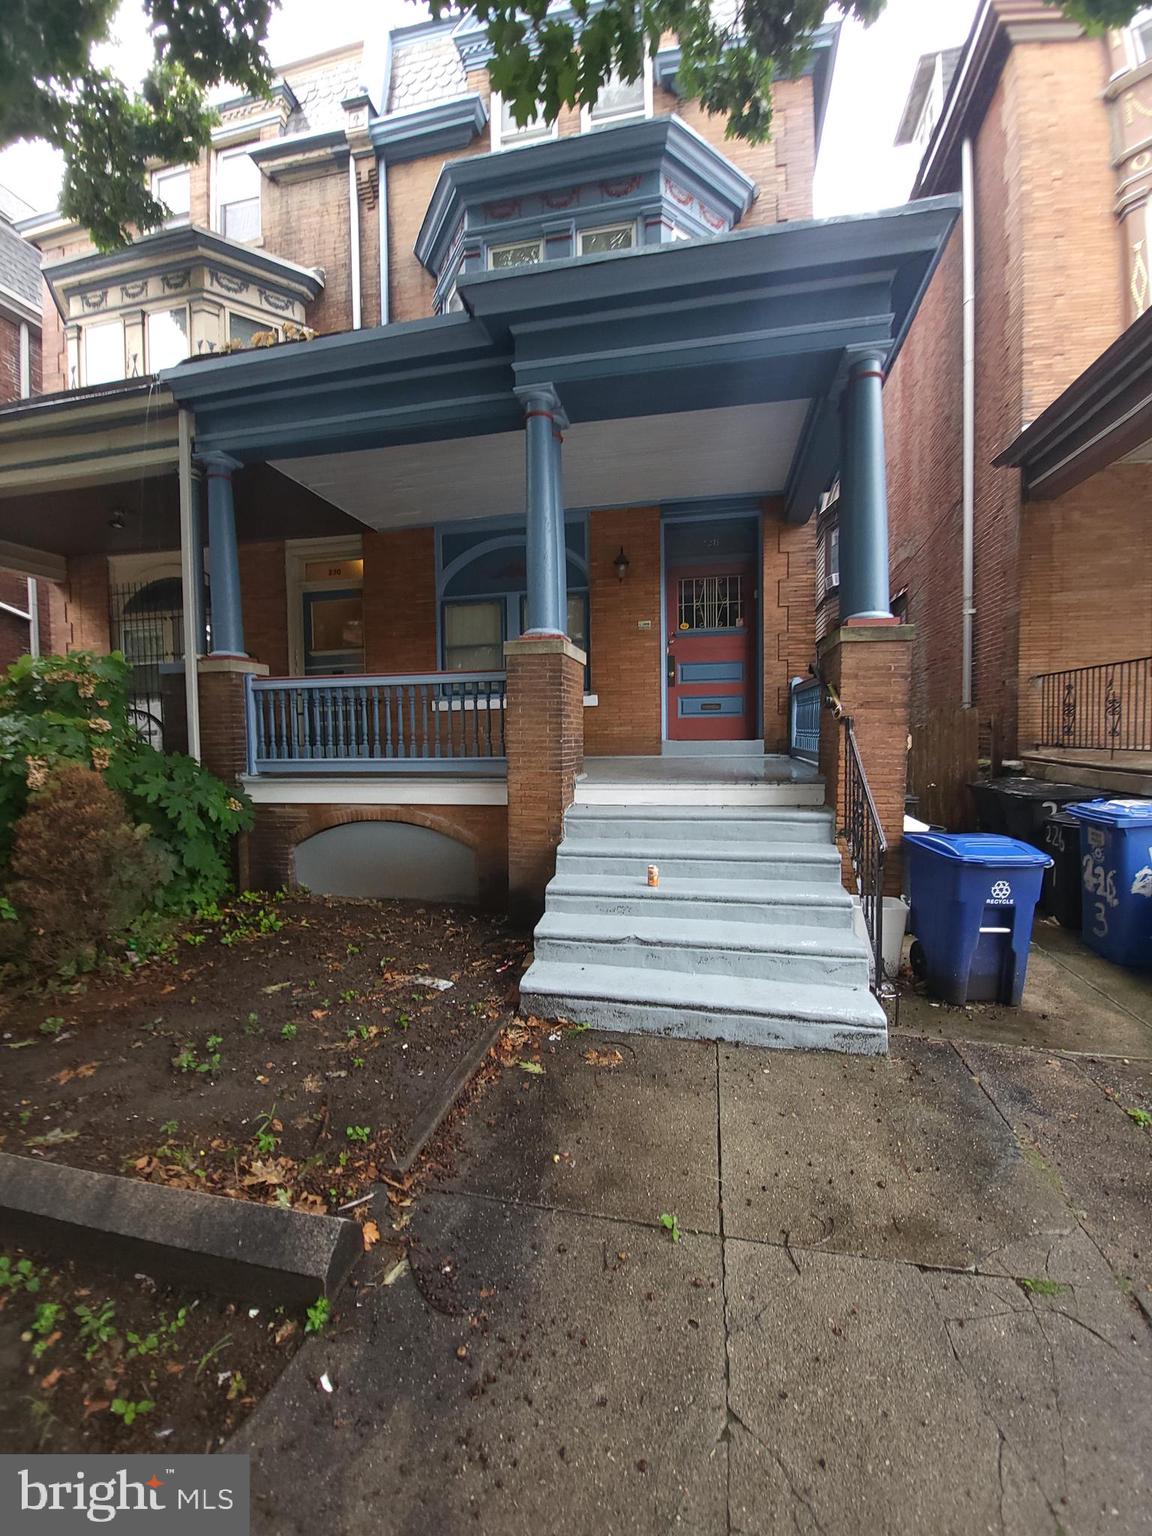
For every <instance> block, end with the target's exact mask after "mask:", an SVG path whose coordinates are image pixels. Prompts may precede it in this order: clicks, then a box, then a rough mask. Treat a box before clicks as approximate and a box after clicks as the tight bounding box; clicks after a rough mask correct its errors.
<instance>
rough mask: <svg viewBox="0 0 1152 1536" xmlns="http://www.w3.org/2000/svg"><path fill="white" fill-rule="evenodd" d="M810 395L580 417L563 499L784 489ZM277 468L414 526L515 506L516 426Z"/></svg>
mask: <svg viewBox="0 0 1152 1536" xmlns="http://www.w3.org/2000/svg"><path fill="white" fill-rule="evenodd" d="M808 405H809V402H808V401H807V400H785V401H780V402H776V403H774V404H771V405H742V406H732V407H729V408H726V409H723V410H709V411H687V412H684V413H682V414H675V415H667V416H632V417H629V418H627V419H626V420H620V421H594V422H583V423H581V424H579V425H577V426H573V427H570V428H569V429H568V430H567V431H566V432H565V434H564V502H565V505H566V506H569V507H625V506H636V505H649V506H650V505H653V504H655V503H656V502H664V501H686V500H695V499H697V498H705V497H713V496H744V495H763V494H766V495H773V494H776V493H778V492H781V491H783V489H784V482H785V481H786V480H787V478H788V471H789V469H790V467H791V464H792V457H793V454H794V453H795V451H796V445H797V443H798V442H799V439H800V433H801V431H802V429H803V426H804V421H805V418H806V416H807V413H808ZM275 468H276V469H278V470H279V471H280V473H281V474H284V475H287V476H288V477H289V478H290V479H292V480H297V481H299V482H300V484H301V485H306V486H307V487H308V488H309V490H312V491H315V492H316V494H317V495H318V496H323V497H324V499H325V500H326V501H329V502H331V503H332V504H333V505H334V506H337V507H339V508H340V509H341V510H342V511H344V512H347V513H348V514H349V516H351V517H355V518H358V519H359V521H360V522H362V523H364V524H365V525H366V526H367V527H369V528H411V527H420V526H422V525H424V524H428V523H442V522H450V521H452V520H454V519H463V518H469V517H508V516H510V515H514V514H517V513H520V512H522V511H523V509H524V439H523V436H522V435H521V434H520V433H519V432H500V433H495V434H493V435H491V436H486V437H466V438H457V439H454V440H451V441H448V442H440V443H418V444H412V445H409V446H405V447H400V448H369V449H364V450H362V451H359V452H356V453H342V454H324V455H320V456H318V457H316V458H303V459H278V460H276V461H275Z"/></svg>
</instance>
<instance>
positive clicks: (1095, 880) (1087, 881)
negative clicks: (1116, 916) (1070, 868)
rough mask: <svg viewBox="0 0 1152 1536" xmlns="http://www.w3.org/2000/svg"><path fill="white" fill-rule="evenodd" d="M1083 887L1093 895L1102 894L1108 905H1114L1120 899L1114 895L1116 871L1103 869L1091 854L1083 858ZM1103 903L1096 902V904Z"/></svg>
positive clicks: (1101, 903)
mask: <svg viewBox="0 0 1152 1536" xmlns="http://www.w3.org/2000/svg"><path fill="white" fill-rule="evenodd" d="M1084 889H1085V890H1086V891H1090V892H1091V893H1092V894H1093V895H1094V896H1102V897H1103V898H1104V901H1106V902H1107V903H1108V905H1109V906H1110V907H1114V906H1116V904H1117V902H1118V901H1119V899H1120V898H1119V897H1118V896H1117V895H1116V871H1115V870H1114V869H1105V868H1104V866H1103V864H1097V863H1096V862H1095V860H1094V859H1093V858H1092V857H1091V856H1089V857H1088V858H1086V859H1085V860H1084ZM1103 904H1104V903H1103V902H1099V903H1097V905H1098V906H1103Z"/></svg>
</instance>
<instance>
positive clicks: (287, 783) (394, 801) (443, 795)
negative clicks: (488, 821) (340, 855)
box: [240, 774, 508, 805]
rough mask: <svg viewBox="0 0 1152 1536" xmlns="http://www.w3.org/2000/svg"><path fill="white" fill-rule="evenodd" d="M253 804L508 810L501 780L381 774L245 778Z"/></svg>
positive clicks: (244, 781)
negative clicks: (500, 807)
mask: <svg viewBox="0 0 1152 1536" xmlns="http://www.w3.org/2000/svg"><path fill="white" fill-rule="evenodd" d="M240 782H241V784H243V786H244V788H245V789H246V790H247V791H248V794H249V795H250V796H251V798H252V801H253V803H254V804H255V805H507V804H508V785H507V783H506V782H505V781H504V780H503V779H474V778H471V777H469V778H459V779H453V778H450V777H449V776H448V775H447V774H429V775H428V776H427V777H426V778H412V779H406V778H400V777H399V776H397V777H393V776H392V775H391V774H381V775H380V776H379V777H378V778H372V777H369V776H368V775H365V777H364V778H362V779H349V778H336V777H328V778H325V777H323V776H321V775H317V776H316V777H313V776H312V775H308V777H307V778H305V777H303V776H300V777H297V776H292V777H288V776H287V775H285V776H284V777H283V778H275V777H272V776H270V775H266V774H259V775H256V774H248V775H244V776H242V777H241V780H240Z"/></svg>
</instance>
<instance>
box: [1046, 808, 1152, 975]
mask: <svg viewBox="0 0 1152 1536" xmlns="http://www.w3.org/2000/svg"><path fill="white" fill-rule="evenodd" d="M1064 810H1065V812H1066V814H1067V815H1069V816H1074V817H1075V818H1076V820H1077V821H1078V822H1079V823H1080V875H1081V882H1082V889H1081V894H1082V896H1083V898H1084V917H1083V926H1082V927H1081V930H1080V931H1081V934H1082V936H1083V939H1084V942H1085V944H1088V945H1090V946H1091V948H1092V949H1094V950H1096V952H1097V954H1101V955H1103V956H1104V958H1105V959H1106V960H1112V961H1114V962H1115V964H1116V965H1128V966H1139V967H1147V966H1152V800H1130V799H1120V798H1117V799H1107V798H1103V799H1100V800H1087V801H1082V802H1081V803H1079V804H1077V805H1066V806H1065V807H1064Z"/></svg>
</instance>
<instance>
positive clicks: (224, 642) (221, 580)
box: [200, 453, 247, 656]
mask: <svg viewBox="0 0 1152 1536" xmlns="http://www.w3.org/2000/svg"><path fill="white" fill-rule="evenodd" d="M200 461H201V463H202V464H203V465H204V475H205V478H206V479H207V481H208V580H209V584H210V590H211V601H212V649H211V650H210V651H209V653H208V654H209V655H210V656H244V655H246V654H247V653H246V652H245V650H244V620H243V617H242V615H241V607H240V555H239V551H238V549H237V547H236V511H235V507H234V505H233V501H232V474H233V471H234V470H237V469H239V468H240V464H239V462H238V460H236V459H233V458H230V457H229V456H228V455H227V454H226V453H205V454H201V456H200Z"/></svg>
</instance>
